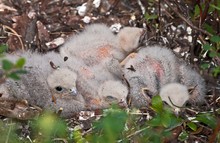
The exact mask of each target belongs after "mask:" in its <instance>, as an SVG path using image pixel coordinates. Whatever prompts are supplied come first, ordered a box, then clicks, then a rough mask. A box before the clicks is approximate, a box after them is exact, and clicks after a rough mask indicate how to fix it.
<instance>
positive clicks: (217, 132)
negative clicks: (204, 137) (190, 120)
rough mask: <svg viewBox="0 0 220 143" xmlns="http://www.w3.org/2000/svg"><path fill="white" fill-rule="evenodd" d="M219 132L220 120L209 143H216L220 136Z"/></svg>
mask: <svg viewBox="0 0 220 143" xmlns="http://www.w3.org/2000/svg"><path fill="white" fill-rule="evenodd" d="M219 131H220V119H218V124H217V126H216V128H215V130H214V132H213V134H212V135H211V136H210V138H209V143H214V142H215V139H216V136H217V135H218V134H219Z"/></svg>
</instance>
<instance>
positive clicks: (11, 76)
mask: <svg viewBox="0 0 220 143" xmlns="http://www.w3.org/2000/svg"><path fill="white" fill-rule="evenodd" d="M7 77H9V78H12V79H14V80H20V77H19V76H18V75H17V74H16V73H14V72H12V73H10V74H8V75H7Z"/></svg>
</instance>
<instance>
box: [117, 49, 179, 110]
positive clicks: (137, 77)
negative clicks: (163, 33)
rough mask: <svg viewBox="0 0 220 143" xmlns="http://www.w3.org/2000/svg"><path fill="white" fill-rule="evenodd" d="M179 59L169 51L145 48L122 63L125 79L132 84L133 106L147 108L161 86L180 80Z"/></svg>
mask: <svg viewBox="0 0 220 143" xmlns="http://www.w3.org/2000/svg"><path fill="white" fill-rule="evenodd" d="M177 65H178V63H177V59H176V57H175V55H174V54H173V53H172V52H171V51H170V50H168V49H166V48H163V47H159V46H153V47H143V48H142V49H140V50H139V51H138V52H137V53H132V54H130V55H129V56H128V57H127V58H125V59H124V60H123V61H122V62H121V66H122V67H123V72H124V76H125V79H127V81H128V83H129V84H130V98H131V106H136V107H143V106H144V107H145V106H148V104H149V102H150V101H151V97H152V96H154V95H157V94H158V93H159V89H160V88H161V86H163V85H165V84H167V83H169V82H176V81H177V80H178V78H177V73H176V67H177Z"/></svg>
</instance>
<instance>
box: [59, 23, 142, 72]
mask: <svg viewBox="0 0 220 143" xmlns="http://www.w3.org/2000/svg"><path fill="white" fill-rule="evenodd" d="M143 34H144V30H143V29H141V28H134V27H126V28H124V29H122V30H121V31H120V32H119V34H118V35H114V34H113V33H112V32H111V30H110V29H109V27H107V26H106V25H104V24H92V25H89V26H87V27H86V28H85V30H84V31H83V32H81V33H80V34H79V35H75V36H72V37H70V38H69V40H68V41H67V42H66V44H64V45H63V46H62V47H61V49H60V53H61V55H62V56H63V58H64V57H68V58H70V59H73V60H71V63H70V64H72V67H74V69H78V68H79V67H77V66H78V65H79V64H77V62H79V61H80V62H81V63H84V64H85V65H86V66H88V67H94V66H96V65H98V66H102V67H107V68H108V69H109V71H110V72H112V73H115V74H116V75H117V74H120V73H121V71H120V66H119V62H120V61H122V60H123V59H124V58H125V57H126V56H127V55H128V54H129V53H130V52H131V51H133V50H135V49H137V48H138V46H139V40H140V39H141V38H142V36H143ZM67 62H68V61H67Z"/></svg>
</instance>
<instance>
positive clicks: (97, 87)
mask: <svg viewBox="0 0 220 143" xmlns="http://www.w3.org/2000/svg"><path fill="white" fill-rule="evenodd" d="M76 86H77V89H78V91H79V92H80V93H81V94H82V95H83V97H84V98H85V100H86V103H87V104H90V105H91V109H102V108H107V107H109V106H110V105H111V104H112V103H116V104H117V103H119V105H122V104H123V103H124V104H126V103H125V101H126V97H127V93H128V89H127V85H126V84H125V83H124V82H123V81H122V79H120V78H118V77H117V76H115V75H113V74H112V73H110V72H108V70H105V68H102V67H96V69H95V70H94V69H91V68H86V67H84V68H83V69H81V71H80V72H79V74H78V79H77V85H76ZM111 99H112V100H111ZM122 102H123V103H122Z"/></svg>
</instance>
